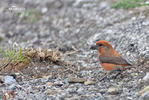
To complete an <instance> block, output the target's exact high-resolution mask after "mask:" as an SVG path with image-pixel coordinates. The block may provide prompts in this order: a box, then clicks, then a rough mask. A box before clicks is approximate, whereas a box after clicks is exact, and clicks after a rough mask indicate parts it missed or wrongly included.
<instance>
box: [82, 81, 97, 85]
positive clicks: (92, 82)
mask: <svg viewBox="0 0 149 100" xmlns="http://www.w3.org/2000/svg"><path fill="white" fill-rule="evenodd" d="M93 84H95V82H94V81H90V80H87V81H85V82H84V85H93Z"/></svg>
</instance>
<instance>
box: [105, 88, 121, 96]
mask: <svg viewBox="0 0 149 100" xmlns="http://www.w3.org/2000/svg"><path fill="white" fill-rule="evenodd" d="M107 93H108V94H111V95H117V94H120V90H119V89H118V88H116V87H110V88H109V89H108V91H107Z"/></svg>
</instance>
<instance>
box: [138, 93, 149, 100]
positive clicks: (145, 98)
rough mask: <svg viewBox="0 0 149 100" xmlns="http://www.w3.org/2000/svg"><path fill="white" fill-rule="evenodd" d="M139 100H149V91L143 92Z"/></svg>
mask: <svg viewBox="0 0 149 100" xmlns="http://www.w3.org/2000/svg"><path fill="white" fill-rule="evenodd" d="M139 100H149V91H148V92H145V93H143V94H142V95H141V96H140V98H139Z"/></svg>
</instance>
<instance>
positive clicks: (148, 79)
mask: <svg viewBox="0 0 149 100" xmlns="http://www.w3.org/2000/svg"><path fill="white" fill-rule="evenodd" d="M143 80H144V81H149V72H147V73H146V75H145V76H144V78H143Z"/></svg>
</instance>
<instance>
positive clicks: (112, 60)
mask: <svg viewBox="0 0 149 100" xmlns="http://www.w3.org/2000/svg"><path fill="white" fill-rule="evenodd" d="M99 60H100V62H101V63H112V64H117V65H131V64H130V63H128V62H127V61H126V60H125V59H123V58H122V57H120V58H119V57H104V56H100V57H99Z"/></svg>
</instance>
